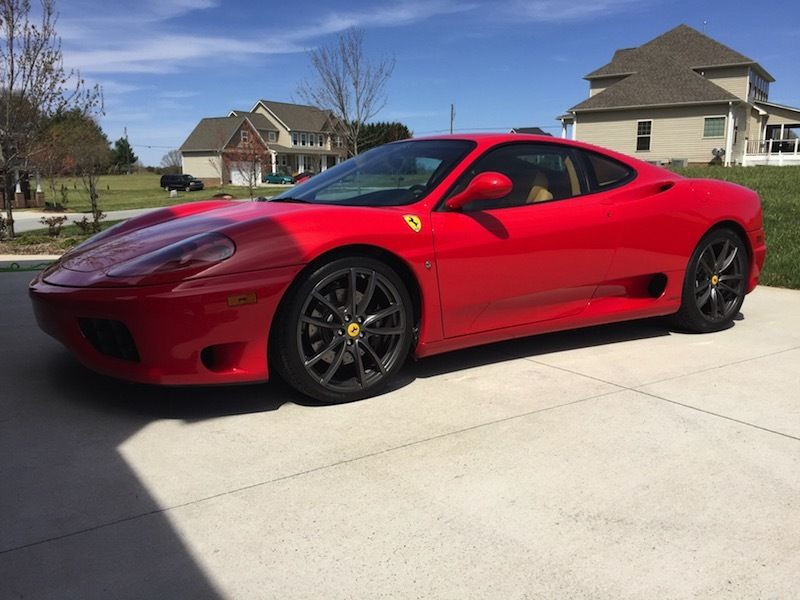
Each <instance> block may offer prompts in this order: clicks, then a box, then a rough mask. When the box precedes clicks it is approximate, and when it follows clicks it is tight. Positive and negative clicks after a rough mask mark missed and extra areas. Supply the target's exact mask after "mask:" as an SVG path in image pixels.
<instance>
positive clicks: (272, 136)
mask: <svg viewBox="0 0 800 600" xmlns="http://www.w3.org/2000/svg"><path fill="white" fill-rule="evenodd" d="M267 139H268V140H269V141H270V142H277V141H278V135H277V134H276V133H275V132H274V131H270V132H269V133H267Z"/></svg>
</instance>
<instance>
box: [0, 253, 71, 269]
mask: <svg viewBox="0 0 800 600" xmlns="http://www.w3.org/2000/svg"><path fill="white" fill-rule="evenodd" d="M59 258H60V257H59V256H58V255H56V254H20V255H18V256H17V255H14V254H3V255H0V273H13V272H15V271H41V270H43V269H45V268H47V267H48V266H49V265H51V264H52V263H53V262H54V261H56V260H58V259H59Z"/></svg>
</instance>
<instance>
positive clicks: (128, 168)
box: [124, 125, 131, 175]
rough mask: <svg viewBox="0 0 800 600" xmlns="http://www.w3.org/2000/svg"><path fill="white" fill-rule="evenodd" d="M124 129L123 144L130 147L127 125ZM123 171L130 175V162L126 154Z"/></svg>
mask: <svg viewBox="0 0 800 600" xmlns="http://www.w3.org/2000/svg"><path fill="white" fill-rule="evenodd" d="M124 131H125V145H126V146H127V147H128V148H130V147H131V145H130V142H128V126H127V125H126V126H125V128H124ZM125 172H126V173H127V174H128V175H130V174H131V165H130V163H129V162H128V156H127V154H126V155H125Z"/></svg>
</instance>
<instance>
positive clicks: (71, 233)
mask: <svg viewBox="0 0 800 600" xmlns="http://www.w3.org/2000/svg"><path fill="white" fill-rule="evenodd" d="M115 223H119V221H102V222H101V223H100V230H101V231H102V230H103V229H107V228H108V227H111V226H112V225H114V224H115ZM91 235H94V234H93V233H84V232H82V231H81V230H80V228H79V227H78V226H77V225H67V226H65V227H63V228H62V229H61V234H60V235H59V236H58V237H50V236H49V235H48V234H47V229H46V228H45V229H36V230H35V231H26V232H24V233H19V234H17V236H16V237H14V239H11V240H4V241H0V254H63V253H64V252H66V251H67V250H69V249H70V248H72V247H73V246H77V245H78V244H80V243H81V242H82V241H84V240H85V239H87V238H88V237H89V236H91Z"/></svg>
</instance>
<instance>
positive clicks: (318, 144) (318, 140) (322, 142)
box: [317, 135, 325, 148]
mask: <svg viewBox="0 0 800 600" xmlns="http://www.w3.org/2000/svg"><path fill="white" fill-rule="evenodd" d="M324 145H325V142H324V141H323V140H322V136H321V135H318V136H317V146H319V147H320V148H322V147H323V146H324Z"/></svg>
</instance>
